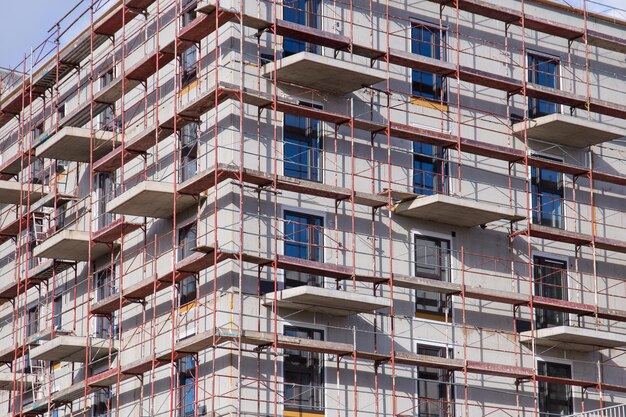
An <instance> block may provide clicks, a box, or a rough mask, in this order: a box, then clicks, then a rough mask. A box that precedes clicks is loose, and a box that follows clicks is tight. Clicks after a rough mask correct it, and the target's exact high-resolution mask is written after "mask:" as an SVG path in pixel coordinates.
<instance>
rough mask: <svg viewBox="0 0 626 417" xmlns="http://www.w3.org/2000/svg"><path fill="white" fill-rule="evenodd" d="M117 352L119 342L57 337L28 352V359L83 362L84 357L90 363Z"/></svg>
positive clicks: (81, 337) (94, 338) (91, 338)
mask: <svg viewBox="0 0 626 417" xmlns="http://www.w3.org/2000/svg"><path fill="white" fill-rule="evenodd" d="M118 350H119V342H118V341H117V340H112V339H102V338H98V337H90V338H89V351H88V352H87V338H86V337H85V336H57V337H55V338H54V339H52V340H51V341H49V342H45V343H43V344H41V345H39V346H37V347H35V348H33V349H32V350H31V351H30V358H31V359H35V360H44V361H64V362H85V359H86V355H87V354H88V358H89V360H91V361H94V360H98V359H101V358H104V357H106V356H109V354H111V353H115V352H117V351H118Z"/></svg>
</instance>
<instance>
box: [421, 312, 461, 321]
mask: <svg viewBox="0 0 626 417" xmlns="http://www.w3.org/2000/svg"><path fill="white" fill-rule="evenodd" d="M415 318H417V319H424V320H432V321H439V322H442V323H451V322H452V316H451V315H450V314H448V316H447V318H446V315H445V314H437V313H425V312H421V311H416V312H415Z"/></svg>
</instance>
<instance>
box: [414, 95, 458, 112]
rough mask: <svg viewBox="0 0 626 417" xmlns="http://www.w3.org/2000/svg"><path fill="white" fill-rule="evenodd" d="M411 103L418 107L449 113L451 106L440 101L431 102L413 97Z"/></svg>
mask: <svg viewBox="0 0 626 417" xmlns="http://www.w3.org/2000/svg"><path fill="white" fill-rule="evenodd" d="M409 102H410V103H411V104H414V105H416V106H420V107H426V108H428V109H434V110H439V111H443V112H447V111H448V110H449V106H448V105H447V104H445V103H444V104H442V103H440V102H438V101H433V100H429V99H426V98H423V97H419V96H412V97H411V99H410V100H409Z"/></svg>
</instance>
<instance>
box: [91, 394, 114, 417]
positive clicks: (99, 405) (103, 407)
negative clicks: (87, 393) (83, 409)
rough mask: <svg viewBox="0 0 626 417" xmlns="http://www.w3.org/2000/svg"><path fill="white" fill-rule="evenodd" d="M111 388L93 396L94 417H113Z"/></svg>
mask: <svg viewBox="0 0 626 417" xmlns="http://www.w3.org/2000/svg"><path fill="white" fill-rule="evenodd" d="M109 393H110V388H107V389H103V390H100V391H97V392H95V393H94V394H93V397H94V398H93V412H92V415H93V417H111V398H110V397H111V396H110V394H109Z"/></svg>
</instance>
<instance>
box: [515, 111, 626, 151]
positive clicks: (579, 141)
mask: <svg viewBox="0 0 626 417" xmlns="http://www.w3.org/2000/svg"><path fill="white" fill-rule="evenodd" d="M524 128H526V132H527V135H528V137H529V138H531V139H538V140H541V141H545V142H550V143H556V144H558V145H565V146H572V147H574V148H586V147H588V146H592V145H597V144H600V143H604V142H609V141H611V140H614V139H619V138H621V137H624V136H626V130H624V129H621V128H618V127H614V126H610V125H607V124H605V123H600V122H594V121H591V120H585V119H582V118H580V117H574V116H569V115H566V114H557V113H555V114H549V115H546V116H541V117H538V118H536V119H532V120H527V121H526V123H524V122H519V123H515V124H514V125H513V133H514V134H515V136H517V137H523V136H524Z"/></svg>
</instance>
